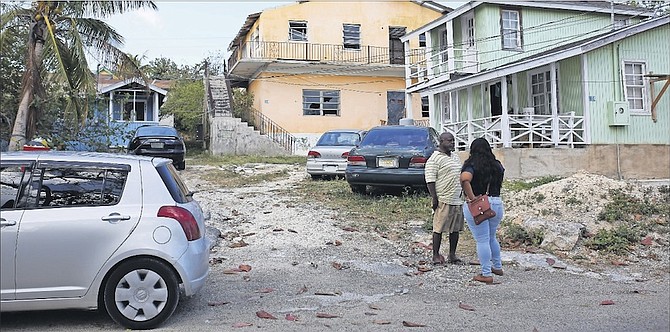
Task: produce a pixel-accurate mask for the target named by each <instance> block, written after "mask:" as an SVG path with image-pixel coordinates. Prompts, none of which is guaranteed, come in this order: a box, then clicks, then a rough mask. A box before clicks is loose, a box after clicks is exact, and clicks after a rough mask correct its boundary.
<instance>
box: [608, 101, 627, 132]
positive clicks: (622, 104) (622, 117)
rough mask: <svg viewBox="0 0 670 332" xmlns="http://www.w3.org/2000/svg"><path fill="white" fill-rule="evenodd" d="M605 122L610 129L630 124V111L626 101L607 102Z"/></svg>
mask: <svg viewBox="0 0 670 332" xmlns="http://www.w3.org/2000/svg"><path fill="white" fill-rule="evenodd" d="M607 120H608V124H609V126H610V127H616V126H627V125H629V124H630V111H629V110H628V102H626V101H610V102H607Z"/></svg>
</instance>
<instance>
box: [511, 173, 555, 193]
mask: <svg viewBox="0 0 670 332" xmlns="http://www.w3.org/2000/svg"><path fill="white" fill-rule="evenodd" d="M560 179H562V178H561V177H559V176H553V175H549V176H543V177H540V178H537V179H534V180H531V181H524V180H513V181H505V182H504V183H503V188H505V190H509V191H513V192H519V191H522V190H529V189H532V188H535V187H539V186H541V185H544V184H547V183H551V182H554V181H558V180H560Z"/></svg>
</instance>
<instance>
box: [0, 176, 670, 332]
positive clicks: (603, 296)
mask: <svg viewBox="0 0 670 332" xmlns="http://www.w3.org/2000/svg"><path fill="white" fill-rule="evenodd" d="M286 167H289V168H290V169H289V177H287V178H285V179H282V180H280V181H276V182H271V183H265V184H263V185H254V186H248V187H245V188H234V189H227V188H220V189H219V188H212V187H211V186H210V185H209V184H208V183H207V182H204V181H202V180H200V179H199V177H198V174H199V173H200V172H199V171H201V169H200V168H199V167H197V166H193V167H191V166H189V167H188V168H187V169H186V170H185V171H183V176H184V178H185V179H186V180H187V181H188V184H189V187H190V188H191V189H195V190H200V192H198V193H197V194H196V195H195V197H196V199H198V200H199V201H200V202H201V204H202V206H203V208H204V209H205V210H206V212H208V213H209V214H210V220H209V221H208V224H209V229H208V232H209V234H208V236H210V237H211V238H212V239H215V240H216V245H215V246H214V247H213V249H212V252H211V255H210V257H211V264H212V265H211V267H212V268H211V272H210V277H209V279H208V283H207V285H206V287H205V288H204V289H203V291H202V292H200V293H199V294H197V295H196V296H194V297H192V298H188V299H183V300H182V301H181V303H180V305H179V307H178V308H177V311H176V312H175V314H174V315H173V316H172V318H171V319H170V320H168V321H167V323H166V324H165V325H164V326H163V327H161V328H159V329H157V330H159V331H187V330H188V331H228V330H237V329H238V328H236V327H239V330H264V331H330V330H332V331H343V330H346V331H349V330H364V331H406V330H420V331H450V330H459V331H463V330H465V331H668V330H670V290H669V288H670V278H669V276H668V267H664V268H661V269H659V270H658V271H649V270H640V269H636V268H635V266H613V267H607V268H604V267H603V268H599V269H597V271H595V270H594V271H591V270H585V269H584V268H580V267H577V266H572V265H570V264H569V263H565V262H561V261H560V259H559V258H557V257H554V256H550V255H547V254H531V253H520V252H504V260H505V261H506V264H505V266H504V268H505V276H503V277H496V282H497V283H496V284H494V285H483V284H479V283H474V282H472V281H470V279H471V278H472V276H473V275H474V274H475V273H477V271H478V266H474V265H447V266H438V267H434V266H432V265H430V264H425V263H424V262H423V261H424V260H427V259H428V258H429V257H430V256H429V255H428V252H427V251H425V249H424V248H422V245H421V244H417V243H415V242H414V241H408V240H402V241H391V240H388V239H386V238H383V237H381V236H380V235H379V234H376V233H365V232H361V231H358V230H356V229H350V228H347V229H343V228H342V227H341V226H340V225H343V224H348V223H347V215H346V212H344V211H332V210H328V209H324V208H322V207H320V205H318V204H316V203H312V202H303V201H300V199H296V197H292V196H291V194H290V192H291V190H290V188H291V186H293V185H294V184H295V183H296V182H297V181H302V180H303V179H306V177H307V175H306V173H305V172H304V170H303V168H302V167H298V166H286ZM413 229H414V230H415V234H414V240H416V241H421V242H422V243H424V244H430V242H429V241H430V234H429V233H426V232H424V231H423V230H422V229H421V227H419V226H418V225H417V227H414V228H413ZM666 253H667V250H666ZM464 258H466V259H474V258H475V257H474V256H473V257H464ZM548 258H549V259H550V260H551V259H553V260H554V261H555V263H554V264H552V266H550V264H549V263H547V261H550V260H548ZM422 263H424V264H422ZM557 267H560V268H557ZM259 316H262V317H266V318H261V317H259ZM272 317H273V318H276V319H272ZM0 324H1V326H2V330H3V331H35V330H47V329H48V330H50V331H90V330H108V329H116V330H121V328H120V327H118V326H116V325H115V324H114V323H113V322H112V321H111V320H110V319H109V318H107V317H106V316H105V315H104V314H101V313H97V312H72V311H57V312H37V313H12V314H3V315H2V321H1V322H0ZM413 326H417V327H413Z"/></svg>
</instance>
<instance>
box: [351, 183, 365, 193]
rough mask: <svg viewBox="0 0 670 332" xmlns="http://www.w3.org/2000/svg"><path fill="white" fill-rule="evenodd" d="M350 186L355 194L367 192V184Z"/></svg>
mask: <svg viewBox="0 0 670 332" xmlns="http://www.w3.org/2000/svg"><path fill="white" fill-rule="evenodd" d="M349 186H350V187H351V191H352V192H353V193H354V194H361V195H364V194H365V186H364V185H359V184H350V185H349Z"/></svg>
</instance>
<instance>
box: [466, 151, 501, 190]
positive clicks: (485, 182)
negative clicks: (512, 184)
mask: <svg viewBox="0 0 670 332" xmlns="http://www.w3.org/2000/svg"><path fill="white" fill-rule="evenodd" d="M496 162H497V163H498V165H499V166H500V175H499V177H497V178H496V177H495V176H494V175H495V174H482V173H481V172H477V169H476V168H475V167H474V166H473V165H468V166H465V167H463V172H469V173H471V174H472V181H470V186H472V193H473V194H475V196H479V195H483V194H485V193H486V188H487V187H488V189H489V196H492V197H496V196H500V187H502V182H503V176H504V175H505V168H504V167H503V165H502V164H501V163H500V161H498V160H496ZM489 181H490V184H489Z"/></svg>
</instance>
